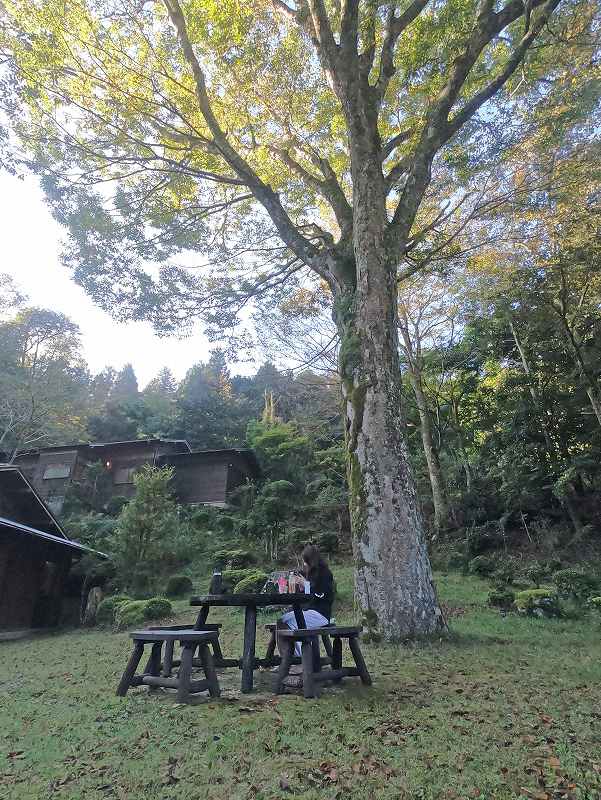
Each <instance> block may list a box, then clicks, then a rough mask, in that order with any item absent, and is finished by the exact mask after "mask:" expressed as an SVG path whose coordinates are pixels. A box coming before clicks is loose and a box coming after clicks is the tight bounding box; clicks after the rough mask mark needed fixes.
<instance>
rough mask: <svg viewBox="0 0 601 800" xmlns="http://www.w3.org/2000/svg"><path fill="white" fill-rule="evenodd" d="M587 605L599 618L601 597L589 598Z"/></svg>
mask: <svg viewBox="0 0 601 800" xmlns="http://www.w3.org/2000/svg"><path fill="white" fill-rule="evenodd" d="M588 605H589V607H590V608H591V609H592V610H593V611H595V612H596V613H597V614H599V615H600V616H601V597H589V601H588Z"/></svg>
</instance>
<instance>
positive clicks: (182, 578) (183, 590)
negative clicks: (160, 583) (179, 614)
mask: <svg viewBox="0 0 601 800" xmlns="http://www.w3.org/2000/svg"><path fill="white" fill-rule="evenodd" d="M191 591H192V581H191V580H190V578H188V576H187V575H172V576H171V577H170V578H169V580H168V581H167V586H166V587H165V594H166V595H167V597H181V595H183V594H189V593H190V592H191Z"/></svg>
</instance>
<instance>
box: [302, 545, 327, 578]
mask: <svg viewBox="0 0 601 800" xmlns="http://www.w3.org/2000/svg"><path fill="white" fill-rule="evenodd" d="M302 556H303V561H304V562H305V563H306V564H308V566H309V572H308V574H307V578H308V579H309V580H311V579H313V578H316V577H317V575H319V573H320V572H323V570H324V569H327V568H328V565H327V563H326V561H325V559H324V558H323V556H322V555H321V553H320V552H319V550H318V548H317V547H315V545H314V544H307V545H305V547H304V548H303V553H302Z"/></svg>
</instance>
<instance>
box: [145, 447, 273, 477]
mask: <svg viewBox="0 0 601 800" xmlns="http://www.w3.org/2000/svg"><path fill="white" fill-rule="evenodd" d="M215 456H222V457H223V458H224V459H225V458H228V457H229V458H231V457H232V456H237V457H238V458H241V459H243V460H244V461H246V464H247V465H248V468H249V471H250V472H251V473H252V475H253V477H255V478H257V477H258V476H259V475H260V474H261V467H260V466H259V462H258V461H257V456H256V455H255V451H254V450H249V449H246V448H237V447H226V448H222V449H219V450H192V451H191V452H190V453H166V454H165V455H162V456H161V457H160V459H159V461H160V462H161V464H170V463H172V462H175V463H177V462H178V461H181V460H185V461H186V462H188V463H190V462H191V461H205V460H207V459H214V458H215Z"/></svg>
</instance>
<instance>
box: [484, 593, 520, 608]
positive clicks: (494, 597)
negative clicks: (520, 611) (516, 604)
mask: <svg viewBox="0 0 601 800" xmlns="http://www.w3.org/2000/svg"><path fill="white" fill-rule="evenodd" d="M514 600H515V595H514V593H513V592H511V591H509V589H492V590H491V591H490V592H489V595H488V601H487V602H488V605H489V606H492V607H493V608H501V609H504V610H505V611H508V610H509V609H510V608H511V606H512V605H513V601H514Z"/></svg>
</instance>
